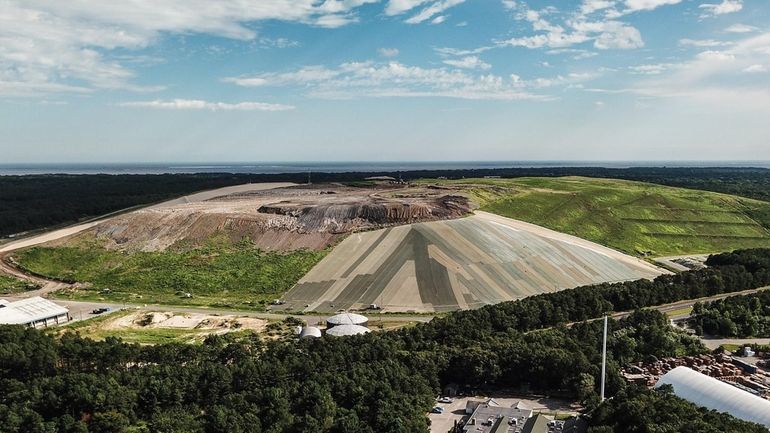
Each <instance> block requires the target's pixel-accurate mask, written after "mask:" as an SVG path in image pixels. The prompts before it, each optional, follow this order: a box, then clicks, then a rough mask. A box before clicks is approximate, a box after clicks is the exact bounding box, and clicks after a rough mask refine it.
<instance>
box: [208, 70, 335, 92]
mask: <svg viewBox="0 0 770 433" xmlns="http://www.w3.org/2000/svg"><path fill="white" fill-rule="evenodd" d="M337 75H339V72H338V71H334V70H330V69H327V68H325V67H323V66H305V67H303V68H301V69H298V70H296V71H293V72H284V73H276V72H271V73H265V74H262V75H258V76H241V77H228V78H225V79H224V80H222V81H224V82H226V83H233V84H236V85H238V86H243V87H261V86H268V85H284V84H292V83H303V84H307V83H315V82H323V81H327V80H330V79H332V78H335V77H336V76H337Z"/></svg>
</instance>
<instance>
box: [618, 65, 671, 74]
mask: <svg viewBox="0 0 770 433" xmlns="http://www.w3.org/2000/svg"><path fill="white" fill-rule="evenodd" d="M672 66H675V65H673V64H671V63H656V64H650V65H638V66H629V67H628V69H629V71H631V73H632V74H637V75H658V74H661V73H663V72H665V71H667V70H669V69H671V67H672Z"/></svg>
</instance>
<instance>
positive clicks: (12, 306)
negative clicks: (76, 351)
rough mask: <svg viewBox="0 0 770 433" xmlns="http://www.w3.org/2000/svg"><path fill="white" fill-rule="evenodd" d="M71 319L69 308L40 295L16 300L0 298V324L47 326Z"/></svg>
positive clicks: (33, 326)
mask: <svg viewBox="0 0 770 433" xmlns="http://www.w3.org/2000/svg"><path fill="white" fill-rule="evenodd" d="M69 320H70V317H69V310H67V309H66V308H64V307H62V306H61V305H57V304H55V303H53V302H51V301H49V300H47V299H43V298H41V297H39V296H35V297H33V298H28V299H22V300H21V301H15V302H8V301H6V300H5V299H0V325H25V326H29V327H32V328H45V327H48V326H54V325H60V324H62V323H67V322H68V321H69Z"/></svg>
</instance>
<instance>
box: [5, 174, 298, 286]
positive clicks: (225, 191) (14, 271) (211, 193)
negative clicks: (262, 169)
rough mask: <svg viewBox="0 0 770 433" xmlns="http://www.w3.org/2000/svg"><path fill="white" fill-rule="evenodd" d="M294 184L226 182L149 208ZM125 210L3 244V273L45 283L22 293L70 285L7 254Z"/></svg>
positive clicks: (91, 225)
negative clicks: (37, 273) (22, 265)
mask: <svg viewBox="0 0 770 433" xmlns="http://www.w3.org/2000/svg"><path fill="white" fill-rule="evenodd" d="M294 185H296V184H294V183H289V182H270V183H247V184H244V185H234V186H226V187H224V188H217V189H212V190H208V191H201V192H197V193H194V194H190V195H186V196H183V197H179V198H175V199H172V200H168V201H164V202H162V203H157V204H154V205H151V206H149V208H151V209H160V208H164V207H168V206H176V205H179V204H185V203H197V202H201V201H206V200H210V199H212V198H216V197H221V196H225V195H230V194H235V193H243V192H250V191H262V190H266V189H274V188H284V187H289V186H294ZM132 209H134V208H132ZM121 213H122V212H114V213H111V214H108V215H107V216H104V217H99V218H96V219H94V220H91V221H88V222H84V223H80V224H75V225H72V226H69V227H64V228H62V229H58V230H53V231H50V232H46V233H42V234H38V235H33V236H30V237H28V238H23V239H18V240H14V241H11V242H8V243H6V244H3V245H0V273H4V274H8V275H11V276H14V277H16V278H20V279H22V280H26V281H30V282H33V283H35V284H38V285H39V286H40V287H41V289H40V290H34V291H31V292H26V293H24V294H22V296H23V297H32V296H42V295H44V294H46V293H50V292H52V291H54V290H59V289H62V288H65V287H68V286H69V284H67V283H62V282H60V281H54V280H49V279H46V278H41V277H38V276H35V275H29V274H27V273H25V272H23V271H22V270H20V269H18V268H17V267H16V266H14V265H13V263H11V262H9V261H8V258H7V257H8V256H9V255H10V254H11V253H12V252H13V251H16V250H19V249H22V248H27V247H32V246H35V245H40V244H44V243H46V242H51V241H55V240H58V239H62V238H65V237H68V236H72V235H75V234H78V233H80V232H82V231H84V230H88V229H90V228H91V227H93V226H95V225H97V224H101V223H103V222H105V221H107V220H109V219H110V218H114V217H115V216H117V215H119V214H121Z"/></svg>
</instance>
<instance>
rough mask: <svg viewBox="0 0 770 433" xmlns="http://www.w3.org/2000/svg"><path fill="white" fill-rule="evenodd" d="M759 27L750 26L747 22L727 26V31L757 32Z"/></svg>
mask: <svg viewBox="0 0 770 433" xmlns="http://www.w3.org/2000/svg"><path fill="white" fill-rule="evenodd" d="M757 30H759V29H757V28H756V27H754V26H749V25H746V24H733V25H731V26H730V27H728V28H726V29H725V31H726V32H728V33H752V32H756V31H757Z"/></svg>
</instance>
